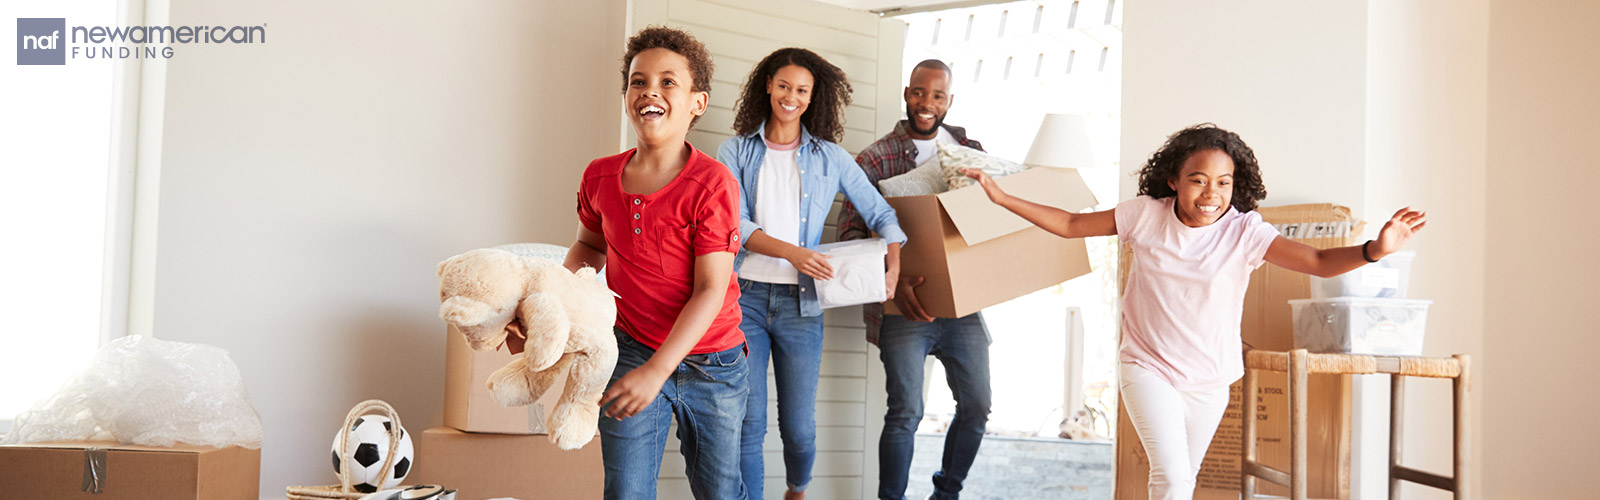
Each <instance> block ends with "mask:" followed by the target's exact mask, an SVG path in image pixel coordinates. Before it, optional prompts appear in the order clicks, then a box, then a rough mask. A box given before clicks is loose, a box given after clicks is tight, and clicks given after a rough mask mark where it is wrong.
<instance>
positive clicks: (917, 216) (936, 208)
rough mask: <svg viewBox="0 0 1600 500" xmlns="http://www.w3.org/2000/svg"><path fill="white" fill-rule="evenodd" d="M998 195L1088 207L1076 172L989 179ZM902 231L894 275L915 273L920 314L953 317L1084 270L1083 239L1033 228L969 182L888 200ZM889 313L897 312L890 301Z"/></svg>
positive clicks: (1043, 170)
mask: <svg viewBox="0 0 1600 500" xmlns="http://www.w3.org/2000/svg"><path fill="white" fill-rule="evenodd" d="M995 182H997V183H999V185H1000V187H1001V188H1004V189H1005V190H1006V193H1008V194H1011V195H1012V196H1016V197H1019V198H1022V199H1025V200H1028V201H1032V202H1034V203H1039V204H1042V205H1049V206H1052V207H1056V208H1060V209H1062V210H1066V211H1069V212H1074V213H1076V212H1080V211H1082V210H1083V209H1086V208H1090V207H1093V206H1094V205H1095V198H1094V194H1093V193H1091V192H1090V191H1089V186H1088V185H1086V184H1084V182H1083V178H1082V177H1080V176H1079V175H1078V171H1077V170H1073V169H1061V168H1048V167H1038V168H1032V169H1028V170H1026V171H1023V172H1020V173H1017V174H1015V175H1010V176H1006V177H1001V178H998V179H995ZM888 201H889V205H890V206H892V207H894V209H895V214H896V216H898V218H899V219H900V228H901V229H903V230H905V233H906V238H907V239H908V240H909V241H907V243H906V245H905V247H904V248H903V249H902V250H901V251H900V275H901V276H921V277H923V278H924V280H925V281H924V282H923V283H922V286H919V287H917V299H918V300H919V301H921V302H922V307H923V309H924V310H926V311H927V312H928V314H930V315H932V316H934V317H939V318H959V317H962V316H966V315H968V314H972V313H975V312H978V311H980V310H982V309H983V308H985V307H989V306H992V305H995V304H999V303H1001V302H1005V301H1008V300H1011V299H1014V298H1017V297H1021V296H1023V295H1027V294H1029V293H1033V292H1035V291H1038V290H1041V289H1044V288H1048V287H1051V286H1054V285H1057V284H1060V283H1061V282H1064V281H1067V280H1070V279H1072V278H1076V277H1078V276H1082V275H1084V274H1087V273H1088V272H1089V254H1088V250H1087V249H1086V247H1085V246H1084V242H1083V240H1082V239H1081V238H1080V239H1071V240H1069V239H1065V238H1061V237H1058V236H1056V235H1053V234H1050V233H1047V232H1045V231H1044V230H1043V229H1039V228H1038V227H1034V225H1033V224H1031V223H1029V222H1028V221H1027V220H1025V219H1023V218H1022V217H1018V216H1017V215H1016V214H1012V213H1011V212H1010V211H1007V210H1006V209H1005V208H1002V207H1001V206H999V205H995V204H994V203H992V202H990V201H989V197H988V196H987V195H985V194H984V192H983V188H982V187H979V186H978V185H976V184H974V185H972V186H968V187H964V188H961V189H957V190H953V191H948V192H945V193H940V194H936V195H924V196H898V197H894V198H888ZM887 311H888V312H889V314H900V312H899V310H898V309H897V308H896V307H895V305H894V302H893V301H890V302H888V303H887Z"/></svg>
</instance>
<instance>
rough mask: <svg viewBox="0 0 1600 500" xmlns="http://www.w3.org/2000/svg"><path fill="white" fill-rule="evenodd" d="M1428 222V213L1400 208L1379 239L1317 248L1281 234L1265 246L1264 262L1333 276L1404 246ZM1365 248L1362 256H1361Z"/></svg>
mask: <svg viewBox="0 0 1600 500" xmlns="http://www.w3.org/2000/svg"><path fill="white" fill-rule="evenodd" d="M1426 225H1428V213H1427V212H1422V211H1417V210H1412V209H1411V207H1405V208H1402V209H1400V210H1398V211H1396V212H1395V213H1394V217H1390V218H1389V221H1388V222H1385V223H1384V224H1383V230H1381V231H1379V232H1378V239H1376V240H1372V241H1369V242H1367V243H1363V244H1361V245H1352V246H1348V247H1339V248H1327V249H1318V248H1316V247H1313V246H1311V245H1307V244H1305V243H1301V242H1298V241H1294V240H1291V239H1288V238H1285V237H1282V236H1279V237H1278V238H1277V239H1275V240H1273V241H1272V245H1271V246H1269V247H1267V255H1266V259H1267V262H1271V263H1273V264H1276V265H1278V266H1279V267H1282V268H1285V269H1288V270H1291V271H1299V272H1302V273H1306V274H1310V275H1315V276H1321V277H1324V278H1332V277H1334V276H1338V275H1341V274H1344V273H1347V272H1350V271H1353V270H1355V268H1358V267H1361V266H1363V265H1366V264H1367V259H1366V257H1371V258H1372V260H1374V261H1377V260H1382V259H1383V258H1384V257H1386V256H1388V255H1389V254H1392V253H1395V252H1398V251H1400V249H1402V248H1405V246H1406V242H1408V241H1411V237H1412V236H1414V235H1416V234H1417V231H1421V230H1422V227H1423V226H1426ZM1363 252H1365V256H1363Z"/></svg>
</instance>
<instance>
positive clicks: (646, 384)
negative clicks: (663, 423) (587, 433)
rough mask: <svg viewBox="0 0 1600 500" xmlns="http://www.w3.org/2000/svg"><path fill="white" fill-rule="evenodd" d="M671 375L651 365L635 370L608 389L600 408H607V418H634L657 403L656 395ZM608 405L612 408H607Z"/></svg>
mask: <svg viewBox="0 0 1600 500" xmlns="http://www.w3.org/2000/svg"><path fill="white" fill-rule="evenodd" d="M671 374H672V372H671V371H661V370H657V369H654V368H652V367H651V366H650V365H649V364H645V365H641V366H639V367H638V368H634V369H633V370H632V371H629V372H628V374H627V375H623V376H622V378H619V379H617V382H616V383H614V384H611V388H610V389H606V392H605V394H602V395H601V396H600V407H601V408H605V415H606V416H607V417H611V418H614V419H617V420H622V419H625V418H628V417H631V416H634V415H635V414H638V413H639V412H640V411H643V410H644V409H645V407H646V406H650V403H651V402H652V401H655V399H656V395H657V394H661V385H662V384H665V383H667V376H668V375H671ZM608 404H609V405H610V406H606V405H608Z"/></svg>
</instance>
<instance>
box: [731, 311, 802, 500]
mask: <svg viewBox="0 0 1600 500" xmlns="http://www.w3.org/2000/svg"><path fill="white" fill-rule="evenodd" d="M739 307H740V308H741V309H743V310H744V321H743V322H742V323H740V324H739V329H741V330H744V336H745V341H746V342H748V343H749V344H750V378H749V381H750V399H749V406H748V407H747V408H746V409H745V412H744V431H743V434H742V435H741V439H742V440H743V441H744V442H743V444H741V445H740V447H739V449H740V452H741V453H740V454H741V455H742V457H741V460H740V467H741V469H742V472H743V474H744V490H745V493H746V494H748V495H749V497H750V498H752V499H760V498H762V493H763V491H762V489H763V488H762V486H763V484H762V478H763V476H764V475H765V469H766V467H765V465H764V464H763V463H762V455H761V445H762V443H764V442H765V441H766V436H767V358H768V356H769V355H770V356H771V358H772V368H773V376H774V377H775V378H776V379H777V383H778V434H779V435H780V436H782V438H783V467H784V474H785V479H786V483H787V484H788V486H789V489H790V490H794V491H805V490H806V485H808V484H810V483H811V466H812V464H813V463H815V462H816V460H817V419H816V413H817V376H818V374H819V373H820V372H821V371H822V316H811V317H805V316H801V315H800V291H799V286H798V285H775V284H771V283H762V282H759V281H746V280H739Z"/></svg>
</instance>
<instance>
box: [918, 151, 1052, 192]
mask: <svg viewBox="0 0 1600 500" xmlns="http://www.w3.org/2000/svg"><path fill="white" fill-rule="evenodd" d="M930 163H931V162H930ZM939 164H940V165H942V166H943V169H944V180H945V182H946V184H947V186H948V187H949V189H952V190H955V189H961V188H964V187H967V186H970V185H972V183H973V180H972V179H970V178H968V177H967V176H966V175H965V174H962V173H961V170H962V169H968V168H976V169H979V170H982V171H983V172H984V173H986V174H989V177H1005V176H1007V175H1011V174H1015V173H1017V172H1021V171H1023V170H1027V169H1028V167H1027V166H1025V165H1022V164H1020V163H1016V162H1011V161H1007V160H1002V159H1000V158H998V157H995V156H990V155H989V154H987V153H984V152H982V151H978V150H976V149H972V148H969V147H966V146H962V145H960V144H948V143H943V142H941V143H939Z"/></svg>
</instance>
